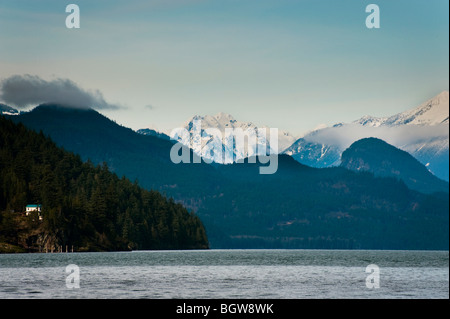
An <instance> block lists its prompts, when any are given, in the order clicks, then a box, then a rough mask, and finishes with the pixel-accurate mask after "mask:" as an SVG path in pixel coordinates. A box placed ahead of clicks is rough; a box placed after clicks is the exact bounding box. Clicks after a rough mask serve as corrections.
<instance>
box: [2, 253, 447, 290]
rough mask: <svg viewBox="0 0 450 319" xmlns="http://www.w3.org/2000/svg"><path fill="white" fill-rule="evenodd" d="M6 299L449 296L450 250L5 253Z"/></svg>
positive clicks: (4, 287)
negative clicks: (371, 268)
mask: <svg viewBox="0 0 450 319" xmlns="http://www.w3.org/2000/svg"><path fill="white" fill-rule="evenodd" d="M71 264H72V265H76V266H77V267H78V271H79V276H78V278H79V281H78V283H79V288H70V287H73V286H74V285H75V283H76V282H77V281H76V278H75V277H76V272H75V273H66V267H67V266H68V265H71ZM371 264H373V265H376V266H377V267H378V269H379V273H378V275H379V276H378V275H377V273H366V267H367V266H368V265H371ZM375 275H377V276H378V279H379V281H378V282H379V288H376V287H373V285H372V288H369V287H368V286H367V284H366V279H367V277H368V276H375ZM68 278H69V279H68ZM66 279H67V281H68V282H66ZM373 282H375V281H373V280H370V283H373ZM369 286H370V284H369ZM0 298H1V299H5V298H64V299H72V298H96V299H97V298H114V299H117V298H132V299H134V298H149V299H158V298H164V299H172V298H177V299H178V298H179V299H211V298H212V299H216V298H217V299H305V298H308V299H311V298H313V299H317V298H320V299H328V298H333V299H334V298H339V299H353V298H358V299H362V298H364V299H366V298H371V299H372V298H373V299H376V298H426V299H431V298H433V299H435V298H437V299H441V298H445V299H448V298H449V253H448V251H364V250H359V251H358V250H348V251H344V250H203V251H136V252H108V253H53V254H51V253H48V254H45V253H43V254H3V255H0Z"/></svg>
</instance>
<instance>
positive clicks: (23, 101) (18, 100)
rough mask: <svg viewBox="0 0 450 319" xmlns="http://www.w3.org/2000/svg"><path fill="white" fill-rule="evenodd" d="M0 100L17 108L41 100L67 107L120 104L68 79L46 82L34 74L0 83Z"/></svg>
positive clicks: (14, 76) (99, 107)
mask: <svg viewBox="0 0 450 319" xmlns="http://www.w3.org/2000/svg"><path fill="white" fill-rule="evenodd" d="M0 100H3V102H4V103H6V104H9V105H12V106H15V107H17V108H25V107H27V106H35V105H38V104H42V103H56V104H60V105H63V106H68V107H76V108H93V109H97V110H102V109H113V110H114V109H119V108H123V106H121V105H118V104H111V103H108V102H106V101H105V99H104V98H103V94H102V93H101V92H100V91H99V90H94V91H92V90H84V89H82V88H80V87H79V86H78V85H77V84H76V83H75V82H73V81H72V80H69V79H61V78H58V79H54V80H51V81H46V80H44V79H42V78H40V77H38V76H35V75H29V74H26V75H13V76H10V77H8V78H6V79H4V80H3V81H1V82H0Z"/></svg>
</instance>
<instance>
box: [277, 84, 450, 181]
mask: <svg viewBox="0 0 450 319" xmlns="http://www.w3.org/2000/svg"><path fill="white" fill-rule="evenodd" d="M367 137H377V138H380V139H382V140H384V141H386V142H388V143H389V144H392V145H394V146H396V147H398V148H400V149H402V150H404V151H407V152H408V153H410V154H411V155H413V156H414V157H415V158H416V159H417V160H419V161H420V162H421V163H422V164H424V165H425V166H427V168H428V169H429V170H430V171H431V172H433V174H435V175H436V176H438V177H439V178H441V179H444V180H447V181H448V180H449V170H448V167H449V92H448V91H444V92H442V93H440V94H439V95H437V96H436V97H434V98H432V99H430V100H428V101H426V102H425V103H423V104H422V105H420V106H418V107H416V108H413V109H411V110H408V111H405V112H402V113H399V114H396V115H393V116H390V117H385V118H377V117H372V116H364V117H362V118H360V119H358V120H356V121H354V122H352V123H339V124H335V125H334V126H332V127H326V128H322V129H319V130H316V131H313V132H311V133H309V134H307V135H305V136H304V137H302V138H300V139H298V140H297V141H296V142H295V143H294V144H293V145H292V146H290V147H289V148H288V149H287V150H285V151H284V153H285V154H288V155H290V156H292V157H294V158H295V159H296V160H297V161H299V162H300V163H303V164H305V165H309V166H313V167H330V166H337V165H339V164H340V157H341V154H342V152H343V151H344V150H345V149H346V148H347V147H349V146H350V145H351V144H352V143H353V142H355V141H357V140H359V139H362V138H367Z"/></svg>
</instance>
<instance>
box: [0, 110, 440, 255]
mask: <svg viewBox="0 0 450 319" xmlns="http://www.w3.org/2000/svg"><path fill="white" fill-rule="evenodd" d="M8 117H9V118H10V119H12V120H13V121H14V122H22V123H23V124H24V125H25V126H27V127H29V128H32V129H34V130H36V131H40V130H42V131H43V133H44V134H46V135H49V136H50V137H51V138H52V139H53V140H54V141H55V142H56V143H57V144H58V145H59V146H62V147H64V148H65V149H66V150H69V151H73V152H76V153H78V154H80V155H81V158H82V159H83V160H85V161H86V160H90V161H92V162H93V163H94V164H101V163H103V162H106V164H107V165H108V166H109V168H110V169H111V170H112V171H113V172H115V173H116V174H117V175H118V176H119V177H120V176H122V175H125V176H126V177H127V178H129V179H131V180H136V181H137V183H139V185H141V186H143V187H144V188H147V189H154V190H158V191H161V192H162V193H163V194H166V195H167V196H170V197H173V198H174V199H175V200H176V201H177V202H179V203H182V204H183V205H184V206H185V207H187V208H189V209H192V210H194V211H195V213H196V214H197V215H198V216H199V217H200V218H201V220H202V222H203V223H204V225H205V227H206V231H207V234H208V239H209V242H210V245H211V247H212V248H376V249H448V217H449V216H448V183H445V182H444V184H443V185H444V186H443V187H442V188H438V189H435V190H437V191H438V192H437V193H432V194H425V193H422V192H417V191H415V190H412V189H410V188H408V187H407V186H406V184H405V183H404V182H402V181H401V180H400V179H399V178H398V177H395V178H392V177H388V178H377V177H374V173H372V172H370V171H369V172H353V171H352V170H349V169H346V168H344V167H332V168H325V169H317V168H313V167H308V166H305V165H302V164H300V163H298V162H297V161H295V160H294V159H293V158H292V157H290V156H287V155H280V156H279V165H278V170H277V172H276V173H275V174H273V175H260V174H259V166H261V164H259V163H258V164H251V163H247V162H246V163H243V164H232V165H218V164H214V165H208V164H205V163H200V164H182V163H181V164H174V163H172V161H171V159H170V156H169V154H170V149H171V147H172V146H173V145H174V143H175V142H174V141H170V140H167V139H166V138H159V137H156V136H146V135H142V134H138V133H136V132H134V131H132V130H131V129H128V128H126V127H123V126H120V125H118V124H116V123H114V122H113V121H111V120H109V119H107V118H106V117H104V116H103V115H101V114H100V113H98V112H97V111H94V110H88V109H84V110H80V109H72V108H68V107H64V106H58V105H51V104H46V105H40V106H38V107H36V108H35V109H33V110H32V111H30V112H26V113H23V114H21V115H19V116H8ZM356 153H358V152H356ZM393 154H397V152H396V151H394V152H393ZM190 156H195V154H194V152H193V151H190ZM352 158H356V157H354V156H352ZM393 164H395V163H394V162H393ZM395 165H396V164H395ZM395 165H393V167H394V168H395ZM394 171H395V169H394ZM425 171H426V170H425ZM426 173H428V172H426Z"/></svg>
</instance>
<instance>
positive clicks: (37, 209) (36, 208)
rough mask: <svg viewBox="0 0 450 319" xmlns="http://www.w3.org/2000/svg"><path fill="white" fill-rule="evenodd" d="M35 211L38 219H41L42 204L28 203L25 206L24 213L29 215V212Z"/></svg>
mask: <svg viewBox="0 0 450 319" xmlns="http://www.w3.org/2000/svg"><path fill="white" fill-rule="evenodd" d="M33 212H37V213H38V216H39V220H42V215H41V212H42V205H40V204H30V205H27V207H25V215H26V216H29V215H30V214H31V213H33Z"/></svg>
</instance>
